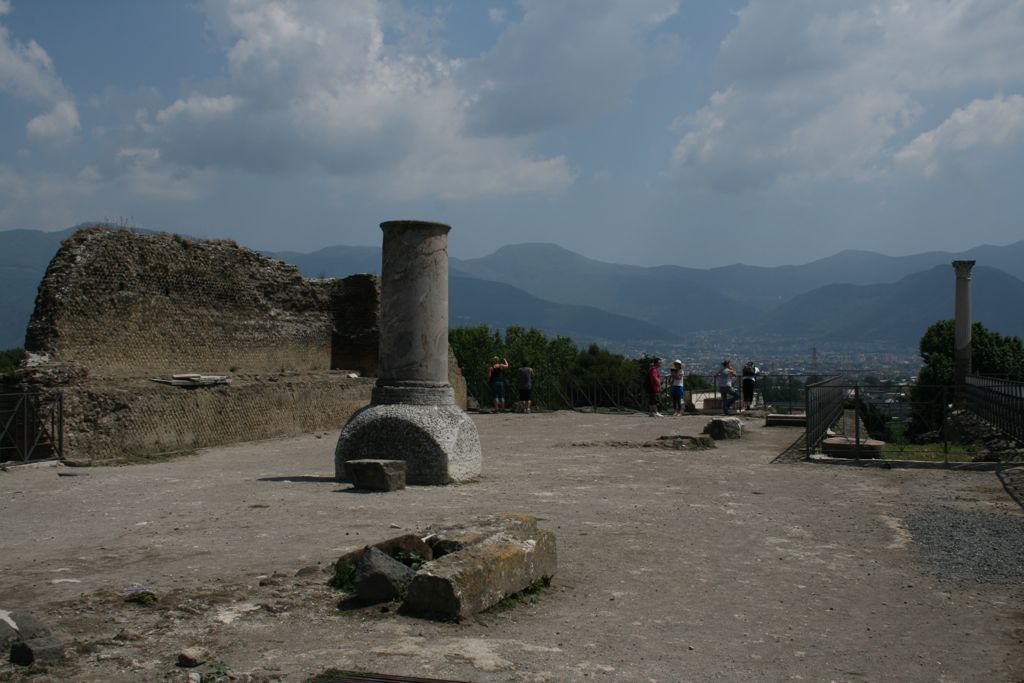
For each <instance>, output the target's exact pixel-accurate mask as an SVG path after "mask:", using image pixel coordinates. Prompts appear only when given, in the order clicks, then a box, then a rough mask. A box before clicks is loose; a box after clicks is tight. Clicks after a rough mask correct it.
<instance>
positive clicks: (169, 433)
mask: <svg viewBox="0 0 1024 683" xmlns="http://www.w3.org/2000/svg"><path fill="white" fill-rule="evenodd" d="M373 382H374V380H373V379H372V378H349V377H346V376H345V375H344V374H342V373H332V372H324V373H320V374H315V375H311V374H304V375H294V376H288V375H282V376H271V377H262V378H261V377H256V378H245V379H240V380H236V381H235V382H233V383H232V384H230V385H221V386H212V387H199V388H195V389H185V388H181V387H173V386H168V385H164V384H155V383H152V382H150V383H144V382H130V383H121V384H111V383H88V384H84V385H77V386H74V387H69V388H66V389H65V391H64V409H65V458H66V459H68V460H83V461H90V462H94V463H95V462H102V461H106V460H110V461H114V460H121V459H125V458H135V457H140V456H152V455H155V454H159V453H168V452H174V451H181V450H189V449H193V448H200V447H206V446H217V445H222V444H229V443H237V442H241V441H254V440H258V439H268V438H274V437H281V436H292V435H295V434H301V433H306V432H315V431H321V430H327V431H331V432H336V431H340V430H341V428H342V427H343V426H344V425H345V422H346V421H347V420H348V418H349V417H350V416H351V415H352V413H354V412H355V411H356V410H358V409H360V408H362V407H363V406H365V405H366V404H367V403H368V402H369V399H370V389H371V387H372V386H373ZM331 451H332V448H331V446H330V445H327V446H325V453H327V454H328V455H325V458H327V457H328V456H329V454H330V452H331ZM325 462H326V461H325Z"/></svg>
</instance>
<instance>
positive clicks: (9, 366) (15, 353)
mask: <svg viewBox="0 0 1024 683" xmlns="http://www.w3.org/2000/svg"><path fill="white" fill-rule="evenodd" d="M26 355H27V354H26V353H25V349H22V348H17V349H4V350H2V351H0V375H7V374H10V373H12V372H14V371H15V370H17V369H18V366H19V365H20V364H21V361H23V360H25V356H26Z"/></svg>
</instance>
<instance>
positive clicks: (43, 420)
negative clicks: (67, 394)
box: [0, 393, 64, 462]
mask: <svg viewBox="0 0 1024 683" xmlns="http://www.w3.org/2000/svg"><path fill="white" fill-rule="evenodd" d="M63 457H64V397H63V396H62V395H61V394H56V395H54V396H49V397H45V398H44V397H43V396H41V395H40V394H27V393H26V394H0V462H9V461H20V462H29V461H31V460H47V459H51V458H63Z"/></svg>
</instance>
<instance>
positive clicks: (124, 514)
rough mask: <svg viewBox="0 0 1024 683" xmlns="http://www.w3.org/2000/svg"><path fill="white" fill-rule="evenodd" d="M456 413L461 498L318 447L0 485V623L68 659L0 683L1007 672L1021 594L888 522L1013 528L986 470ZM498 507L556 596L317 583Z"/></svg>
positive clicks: (1008, 507)
mask: <svg viewBox="0 0 1024 683" xmlns="http://www.w3.org/2000/svg"><path fill="white" fill-rule="evenodd" d="M474 420H475V422H476V423H477V425H478V427H479V429H480V435H481V440H482V443H483V451H484V475H483V477H482V479H481V480H480V481H479V482H477V483H473V484H466V485H460V486H451V487H413V488H409V489H406V490H404V491H399V492H395V493H388V494H380V493H370V494H367V493H355V492H353V491H351V490H350V489H349V487H348V485H347V484H339V483H337V482H335V481H333V479H332V475H333V470H334V465H333V451H334V445H335V441H336V438H337V434H335V433H330V434H327V433H322V434H316V435H308V436H303V437H299V438H294V439H283V440H274V441H265V442H258V443H247V444H239V445H235V446H230V447H223V448H212V449H208V450H205V451H202V452H200V453H198V454H196V455H192V456H187V457H182V458H179V459H175V460H170V461H166V462H161V463H156V464H149V465H134V466H124V467H95V468H67V467H53V466H51V467H40V466H32V467H18V468H12V469H10V470H8V471H6V472H0V516H2V527H0V534H2V537H0V571H2V579H0V610H24V611H28V612H30V613H32V614H33V615H35V616H36V617H38V618H39V619H41V620H42V621H44V622H46V623H47V624H49V625H50V626H51V627H52V628H53V630H54V631H55V632H56V633H57V634H58V635H59V636H61V637H62V638H63V639H64V640H65V642H66V643H67V644H68V656H67V659H66V660H65V661H64V662H63V663H61V664H57V665H50V666H46V665H43V666H33V667H31V668H28V669H25V668H21V667H16V666H14V665H12V664H8V663H6V662H5V663H3V664H0V680H13V681H21V680H33V681H46V680H54V681H57V680H59V681H65V680H72V681H104V682H113V681H162V680H169V681H187V680H189V673H188V670H186V669H182V668H179V667H178V666H176V665H175V662H176V658H177V655H178V653H179V652H181V651H182V650H183V649H184V648H187V647H190V646H202V647H204V648H206V649H207V650H208V651H209V653H210V656H209V659H208V661H207V663H206V664H204V665H203V666H201V667H199V668H197V669H194V670H192V671H193V672H200V673H202V674H203V675H204V678H203V680H249V681H269V680H283V681H304V680H308V679H309V678H310V677H312V676H314V675H316V674H318V673H321V672H323V671H325V670H327V669H329V668H336V669H348V670H358V671H366V672H375V673H386V674H392V675H404V676H419V677H428V678H442V679H453V680H458V681H478V682H485V681H590V680H607V681H651V682H654V681H658V682H664V681H719V680H720V681H789V680H793V681H800V680H803V681H943V682H947V683H948V682H952V681H1011V682H1017V681H1021V680H1024V600H1022V598H1024V582H1022V581H1019V580H1011V581H1002V582H997V583H993V582H986V581H983V580H964V579H962V578H961V579H958V580H951V579H950V578H948V577H945V576H943V575H942V573H941V572H937V571H936V570H935V568H934V567H933V566H931V565H930V564H929V561H928V558H927V556H926V555H925V553H924V552H923V550H924V549H922V548H921V547H920V544H919V543H918V542H916V541H915V540H914V538H913V536H912V535H911V533H910V532H909V530H908V526H907V524H906V523H905V521H904V520H906V519H907V518H908V517H911V516H914V515H927V514H929V511H930V510H933V509H936V508H937V507H942V508H944V509H946V510H948V509H949V508H954V509H957V510H961V509H962V510H965V511H970V512H971V513H972V514H973V513H980V514H986V515H1000V516H1006V515H1017V516H1020V515H1024V511H1022V510H1021V508H1020V507H1019V506H1018V505H1017V504H1016V503H1015V502H1014V501H1013V500H1012V499H1011V498H1010V496H1009V495H1008V494H1007V493H1006V491H1005V490H1004V489H1003V487H1002V485H1001V483H1000V481H999V479H998V478H997V476H996V475H995V474H994V473H992V472H951V471H943V470H882V469H866V468H852V467H837V466H827V465H819V464H811V463H797V464H771V461H772V460H773V459H774V458H775V456H777V455H778V454H779V453H781V452H782V451H783V449H784V448H785V447H786V446H787V445H789V444H790V443H791V442H793V441H794V440H795V439H796V437H797V435H798V431H796V430H794V429H793V428H771V429H769V428H765V427H763V426H762V425H763V420H762V419H757V418H749V419H747V420H745V422H746V425H747V428H748V431H747V434H746V436H745V437H744V438H743V439H741V440H738V441H727V442H719V443H718V447H717V448H715V449H711V450H704V451H680V450H666V449H654V448H641V447H635V446H630V445H623V442H628V443H631V444H636V443H641V442H645V441H650V440H652V439H654V438H655V437H657V436H661V435H667V434H698V433H700V431H701V429H702V427H703V426H704V424H705V423H706V422H707V420H708V418H707V417H700V416H687V417H682V418H665V419H651V418H648V417H645V416H639V415H629V416H623V415H593V414H583V413H570V412H557V413H550V414H533V415H510V414H503V415H477V416H474ZM574 444H577V445H574ZM579 444H585V445H579ZM499 511H507V512H520V513H527V514H532V515H536V516H538V517H540V518H542V520H543V521H542V522H541V525H542V526H543V527H544V528H547V529H550V530H551V531H553V532H555V534H556V536H557V539H558V553H559V569H558V573H557V575H556V576H555V577H554V580H553V582H552V585H551V586H550V588H548V589H545V590H544V591H543V592H542V593H541V594H539V595H536V596H533V597H531V598H529V599H524V600H522V601H520V604H516V605H515V606H513V607H511V608H505V609H498V610H493V611H490V612H487V613H484V614H481V615H479V616H478V617H477V618H475V619H471V620H468V621H465V622H463V623H459V624H451V623H436V622H430V621H425V620H420V619H416V618H412V617H406V616H401V615H398V614H395V612H394V609H393V608H388V610H387V611H383V610H382V609H381V607H379V606H377V607H367V608H361V609H339V603H341V601H342V599H343V598H344V597H345V596H344V594H342V593H340V592H338V591H335V590H333V589H331V588H328V587H327V586H326V585H325V581H326V578H327V575H326V573H325V569H326V567H327V566H328V565H329V564H330V563H331V562H332V561H333V560H334V559H336V558H337V557H338V556H339V555H340V554H341V553H342V552H344V551H346V550H348V549H350V548H352V547H355V546H361V545H364V544H367V543H373V542H377V541H380V540H384V539H386V538H390V537H392V536H396V535H399V534H401V533H407V532H410V531H413V532H415V531H422V530H423V529H424V528H425V527H427V526H429V525H436V524H448V523H458V522H461V521H464V520H467V519H470V518H473V517H476V516H479V515H483V514H489V513H493V512H499ZM1015 521H1016V520H1015ZM135 584H138V585H142V586H144V587H146V588H147V589H149V590H151V591H153V592H154V593H155V594H156V596H157V597H158V601H157V602H156V603H154V604H152V605H148V606H146V605H141V604H135V603H129V602H125V600H124V597H123V592H124V591H125V589H127V588H128V587H130V586H132V585H135ZM506 607H507V606H506ZM193 680H195V678H193Z"/></svg>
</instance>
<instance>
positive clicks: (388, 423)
mask: <svg viewBox="0 0 1024 683" xmlns="http://www.w3.org/2000/svg"><path fill="white" fill-rule="evenodd" d="M448 391H449V392H451V389H450V388H449V389H448ZM366 458H369V459H379V460H404V461H405V462H406V475H405V476H406V483H408V484H420V485H428V486H429V485H440V484H453V483H459V482H466V481H473V480H474V479H476V478H478V477H479V476H480V469H481V451H480V435H479V434H478V432H477V429H476V425H475V424H474V423H473V421H472V420H471V419H470V418H469V416H468V415H466V414H465V413H464V412H462V410H460V409H459V408H458V407H456V406H455V405H413V404H408V403H386V404H381V405H371V406H367V407H366V408H363V409H362V410H360V411H358V412H357V413H355V414H354V415H353V416H352V417H351V418H350V419H349V421H348V424H346V425H345V428H344V429H343V430H342V432H341V436H340V437H339V438H338V446H337V448H336V449H335V451H334V475H335V478H336V479H337V480H338V481H345V480H346V479H345V462H347V461H348V460H360V459H366Z"/></svg>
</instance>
